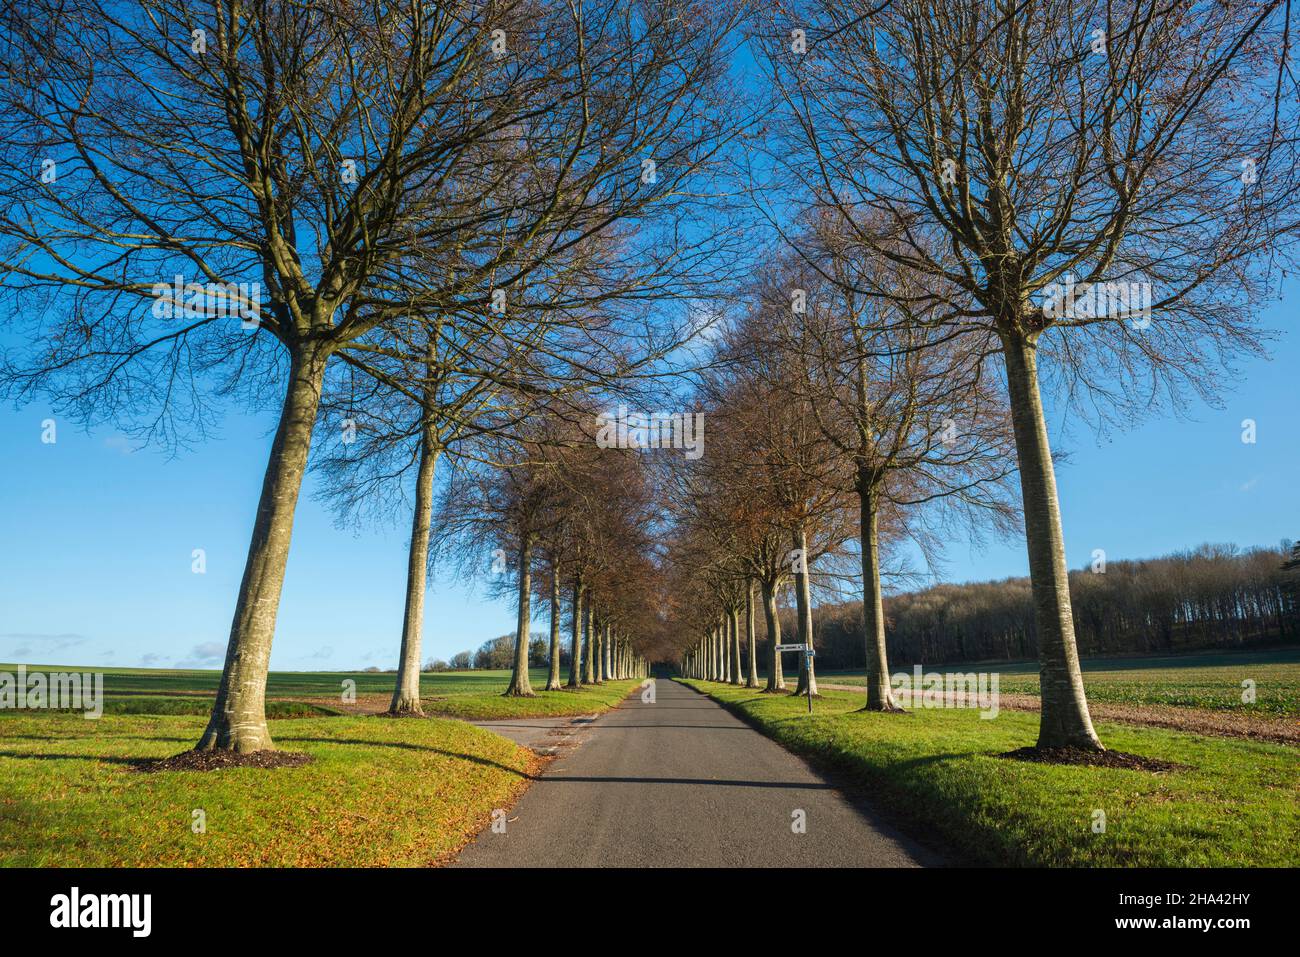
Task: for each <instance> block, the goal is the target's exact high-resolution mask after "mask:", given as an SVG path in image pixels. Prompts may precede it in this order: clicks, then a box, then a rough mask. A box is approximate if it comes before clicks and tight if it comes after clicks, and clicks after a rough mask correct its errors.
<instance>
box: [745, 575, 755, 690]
mask: <svg viewBox="0 0 1300 957" xmlns="http://www.w3.org/2000/svg"><path fill="white" fill-rule="evenodd" d="M745 631H746V633H747V634H746V641H747V643H746V649H747V650H746V655H745V656H746V658H747V659H748V666H747V670H746V673H745V687H746V688H757V687H758V639H757V638H756V637H755V635H754V583H753V582H752V581H750V582H748V583H747V584H746V585H745Z"/></svg>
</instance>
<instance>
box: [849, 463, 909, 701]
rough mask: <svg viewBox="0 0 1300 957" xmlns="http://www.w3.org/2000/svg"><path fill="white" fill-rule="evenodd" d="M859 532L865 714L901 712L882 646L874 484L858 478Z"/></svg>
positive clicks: (883, 611) (883, 618)
mask: <svg viewBox="0 0 1300 957" xmlns="http://www.w3.org/2000/svg"><path fill="white" fill-rule="evenodd" d="M858 502H859V506H860V507H859V515H860V519H859V523H860V524H859V532H860V534H861V544H862V548H861V551H862V624H863V635H864V636H865V641H866V646H867V706H866V710H867V711H902V710H903V709H902V708H900V707H899V706H898V702H897V701H895V700H894V695H893V691H892V689H891V688H890V685H889V654H888V651H887V649H886V647H885V604H884V600H883V598H882V595H881V591H880V522H879V504H878V499H877V498H876V485H875V484H874V483H873V482H872V481H871V478H870V476H860V477H859V479H858Z"/></svg>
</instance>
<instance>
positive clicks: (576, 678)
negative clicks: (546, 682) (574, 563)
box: [569, 575, 585, 688]
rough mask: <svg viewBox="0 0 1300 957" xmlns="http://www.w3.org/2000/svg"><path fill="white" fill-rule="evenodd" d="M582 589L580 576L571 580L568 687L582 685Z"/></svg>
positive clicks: (579, 686)
mask: <svg viewBox="0 0 1300 957" xmlns="http://www.w3.org/2000/svg"><path fill="white" fill-rule="evenodd" d="M584 591H585V589H584V588H583V585H582V576H581V575H579V576H578V577H576V578H574V580H573V642H572V643H571V645H570V646H569V687H570V688H581V687H582V616H583V598H584V594H583V593H584Z"/></svg>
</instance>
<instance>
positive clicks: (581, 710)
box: [0, 664, 635, 718]
mask: <svg viewBox="0 0 1300 957" xmlns="http://www.w3.org/2000/svg"><path fill="white" fill-rule="evenodd" d="M17 667H18V665H16V664H0V671H8V672H11V673H12V672H14V671H15V670H16V669H17ZM26 668H27V670H28V671H29V672H34V671H41V672H53V671H65V672H83V673H93V672H98V673H100V674H103V676H104V713H105V714H159V715H162V714H169V715H204V714H208V713H209V712H210V711H211V710H212V701H213V699H214V697H215V695H216V692H217V685H218V683H219V682H220V680H221V673H220V672H219V671H199V670H192V671H174V670H164V669H149V668H112V669H96V668H84V667H79V666H74V665H27V666H26ZM566 677H567V674H566ZM396 679H397V676H396V675H395V674H393V673H391V672H373V671H273V672H271V675H270V678H269V679H268V681H267V687H266V697H267V717H269V718H304V717H313V716H325V715H331V714H339V713H342V712H343V711H344V710H347V709H345V708H344V707H343V704H344V701H343V692H344V688H345V683H346V682H352V683H354V685H355V687H354V688H352V689H351V690H353V691H355V693H356V696H357V697H358V698H363V699H364V698H367V697H369V698H372V699H375V700H374V702H373V704H374V706H373V707H372V708H371V709H370V710H383V708H384V707H385V706H386V702H384V700H383V699H384V698H385V697H386V696H388V695H391V694H392V692H393V684H394V682H395V681H396ZM529 680H530V681H531V682H532V684H533V690H534V691H536V692H537V697H535V698H504V697H502V696H501V695H502V692H504V691H505V690H506V687H507V686H508V685H509V684H510V672H509V671H506V670H497V671H447V672H438V673H423V674H421V676H420V694H421V696H422V698H423V699H424V704H425V710H426V711H428V712H430V713H434V714H441V715H447V716H451V717H463V718H492V717H502V718H506V717H526V716H534V717H542V716H547V715H574V714H588V713H591V712H595V711H601V710H603V709H605V708H607V707H610V706H612V705H614V704H617V703H618V701H620V700H622V698H623V697H625V696H626V695H627V693H628V692H629V691H630V690H631V689H632V687H633V686H634V685H635V682H607V683H605V684H603V685H598V686H592V687H584V688H583V689H582V690H580V691H576V692H575V691H558V692H543V691H542V690H541V689H542V688H544V687H546V669H544V668H534V669H532V670H530V672H529ZM304 699H308V700H304Z"/></svg>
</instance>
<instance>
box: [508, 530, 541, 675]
mask: <svg viewBox="0 0 1300 957" xmlns="http://www.w3.org/2000/svg"><path fill="white" fill-rule="evenodd" d="M532 562H533V542H532V537H531V535H530V534H529V533H528V532H527V531H524V532H523V533H522V534H521V535H520V536H519V624H518V625H517V626H516V627H515V669H514V673H513V674H511V676H510V687H509V688H507V689H506V693H505V696H506V697H508V698H532V697H536V696H535V695H534V694H533V686H532V684H531V683H530V682H529V680H528V639H529V635H530V629H531V628H532V622H533V612H532V597H533V574H532Z"/></svg>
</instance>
